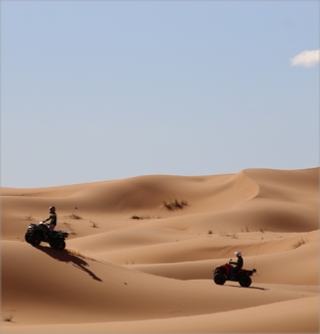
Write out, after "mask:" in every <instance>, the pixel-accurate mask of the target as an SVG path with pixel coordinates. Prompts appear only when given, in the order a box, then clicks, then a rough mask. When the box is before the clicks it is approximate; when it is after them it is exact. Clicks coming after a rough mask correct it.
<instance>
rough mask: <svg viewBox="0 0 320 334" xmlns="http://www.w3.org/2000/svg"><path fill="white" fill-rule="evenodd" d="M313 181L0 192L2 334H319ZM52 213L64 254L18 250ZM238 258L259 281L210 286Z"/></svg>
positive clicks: (150, 183)
mask: <svg viewBox="0 0 320 334" xmlns="http://www.w3.org/2000/svg"><path fill="white" fill-rule="evenodd" d="M318 178H319V168H312V169H305V170H292V171H291V170H290V171H284V170H270V169H248V170H244V171H241V172H239V173H237V174H225V175H212V176H199V177H182V176H167V175H150V176H141V177H135V178H130V179H122V180H115V181H104V182H96V183H86V184H80V185H66V186H60V187H48V188H34V189H12V188H2V189H1V191H2V192H1V200H2V212H1V215H2V216H1V218H2V317H3V321H2V332H4V333H28V332H30V333H95V332H96V333H98V332H99V333H101V332H126V333H128V332H149V333H150V332H275V331H277V332H317V331H318V329H319V317H318V315H319V289H318V287H319V225H318V218H319V217H318V215H319V197H318V195H319V189H318ZM50 205H55V206H56V207H57V213H58V227H57V229H62V230H65V231H68V232H69V233H70V236H69V238H68V240H67V249H66V250H65V251H64V252H59V251H55V250H52V249H51V248H49V246H48V245H47V244H45V243H42V244H41V245H40V246H39V247H37V248H35V247H32V246H31V245H29V244H27V243H26V242H25V241H24V233H25V230H26V228H27V226H28V224H29V223H30V222H38V221H41V220H43V219H45V218H47V216H48V213H47V208H48V207H49V206H50ZM170 205H171V206H170ZM133 217H134V218H135V219H133ZM237 250H241V251H242V252H243V255H244V260H245V267H246V268H247V269H251V268H253V267H255V268H256V269H257V270H258V271H257V273H256V274H255V275H254V276H253V283H252V285H251V287H250V288H241V287H240V286H239V285H238V284H237V283H236V282H226V283H225V285H224V286H218V285H216V284H215V283H214V282H213V280H212V270H213V269H214V268H215V267H216V266H218V265H220V264H223V263H225V262H227V261H228V260H229V259H230V258H232V257H233V258H234V254H233V253H234V252H235V251H237ZM230 319H232V321H230Z"/></svg>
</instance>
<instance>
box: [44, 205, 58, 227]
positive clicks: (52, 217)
mask: <svg viewBox="0 0 320 334" xmlns="http://www.w3.org/2000/svg"><path fill="white" fill-rule="evenodd" d="M49 213H50V216H49V218H47V219H46V220H44V221H43V222H44V223H45V222H46V221H48V220H50V224H49V231H50V232H52V231H53V230H54V228H55V227H56V225H57V214H56V208H55V207H54V206H50V208H49Z"/></svg>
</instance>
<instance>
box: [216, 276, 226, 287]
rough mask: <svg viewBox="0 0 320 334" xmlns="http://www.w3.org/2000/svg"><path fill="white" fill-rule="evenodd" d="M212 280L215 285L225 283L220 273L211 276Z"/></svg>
mask: <svg viewBox="0 0 320 334" xmlns="http://www.w3.org/2000/svg"><path fill="white" fill-rule="evenodd" d="M213 280H214V282H215V283H216V284H218V285H223V284H224V283H225V282H226V277H225V275H223V274H221V273H216V274H214V276H213Z"/></svg>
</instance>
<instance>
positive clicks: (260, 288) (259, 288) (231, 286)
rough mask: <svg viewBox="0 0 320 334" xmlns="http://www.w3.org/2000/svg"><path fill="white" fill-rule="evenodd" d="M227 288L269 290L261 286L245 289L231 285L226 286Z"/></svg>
mask: <svg viewBox="0 0 320 334" xmlns="http://www.w3.org/2000/svg"><path fill="white" fill-rule="evenodd" d="M226 286H228V287H230V288H239V289H255V290H262V291H267V290H269V289H266V288H262V287H260V286H252V285H251V286H249V287H248V288H244V287H242V286H240V285H231V284H226Z"/></svg>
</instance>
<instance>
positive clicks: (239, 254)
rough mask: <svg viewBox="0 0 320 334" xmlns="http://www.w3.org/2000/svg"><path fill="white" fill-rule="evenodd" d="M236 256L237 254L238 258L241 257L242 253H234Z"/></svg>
mask: <svg viewBox="0 0 320 334" xmlns="http://www.w3.org/2000/svg"><path fill="white" fill-rule="evenodd" d="M234 254H236V255H237V256H241V255H242V254H241V252H234Z"/></svg>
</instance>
